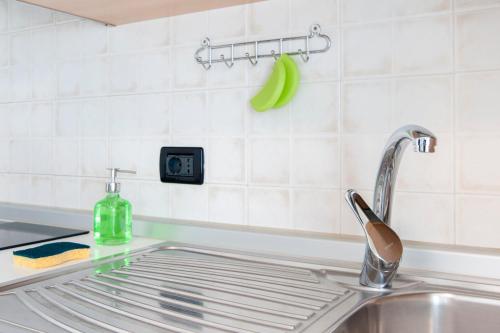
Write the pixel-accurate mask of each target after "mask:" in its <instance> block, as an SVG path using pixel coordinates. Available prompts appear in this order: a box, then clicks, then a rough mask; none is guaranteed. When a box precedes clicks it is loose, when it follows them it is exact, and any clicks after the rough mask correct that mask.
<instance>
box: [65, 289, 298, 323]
mask: <svg viewBox="0 0 500 333" xmlns="http://www.w3.org/2000/svg"><path fill="white" fill-rule="evenodd" d="M68 284H71V285H75V286H77V287H78V288H81V289H84V290H86V291H90V292H92V293H95V294H98V295H101V296H104V297H105V298H110V299H114V300H117V301H119V302H122V303H125V304H128V305H133V306H136V307H140V308H143V309H146V310H150V311H153V312H158V313H161V314H164V315H167V316H171V317H174V318H178V319H182V320H186V321H188V322H193V323H196V324H199V325H203V326H208V327H212V328H216V329H219V330H223V331H226V332H232V333H257V332H254V331H249V330H243V329H239V328H236V327H231V326H227V325H223V324H218V323H214V322H210V321H207V320H203V319H198V318H195V317H192V316H188V315H184V314H181V313H177V312H174V311H170V310H166V309H161V308H157V307H154V306H151V305H148V304H145V303H142V302H137V301H134V300H131V299H129V298H126V297H122V296H118V295H113V294H110V293H107V292H105V291H102V290H99V289H96V288H93V287H89V286H86V285H83V284H80V283H77V282H73V281H72V282H68ZM79 295H80V296H82V295H81V294H79ZM290 327H291V328H290ZM294 328H295V326H286V329H289V330H290V329H294Z"/></svg>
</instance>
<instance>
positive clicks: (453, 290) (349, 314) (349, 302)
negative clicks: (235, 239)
mask: <svg viewBox="0 0 500 333" xmlns="http://www.w3.org/2000/svg"><path fill="white" fill-rule="evenodd" d="M358 277H359V269H357V268H352V267H346V266H345V264H344V265H341V264H337V263H332V262H319V261H312V260H303V259H300V258H287V257H281V256H271V255H260V254H259V255H257V254H249V253H242V252H236V251H228V250H221V249H210V248H201V247H192V246H189V245H183V244H172V243H164V244H161V245H157V246H154V247H151V248H148V249H145V250H142V251H139V252H136V253H129V254H124V255H122V256H115V257H113V258H106V259H103V260H99V261H97V262H92V263H83V264H80V265H76V266H75V267H72V268H71V269H64V270H60V271H57V272H54V273H50V274H44V275H42V276H38V277H36V278H34V279H31V280H27V281H23V282H20V283H16V284H14V285H10V286H6V287H2V288H0V332H9V333H18V332H38V333H59V332H71V333H95V332H116V333H126V332H141V333H147V332H176V333H211V332H214V333H219V332H233V333H280V332H294V333H295V332H304V333H339V332H342V333H357V332H363V333H382V332H383V333H392V332H398V333H400V332H404V333H413V332H415V333H416V332H418V333H428V332H429V333H431V332H432V333H450V332H453V333H461V332H473V333H483V332H500V283H498V282H497V283H496V284H495V282H494V281H493V282H492V283H490V284H486V283H482V284H480V283H472V282H470V281H468V282H463V281H452V280H446V279H443V278H441V277H438V278H436V277H433V278H431V277H416V276H414V275H411V276H404V275H399V276H398V278H397V279H396V280H394V283H393V289H392V290H383V291H382V290H377V289H371V288H366V287H360V286H359V282H358Z"/></svg>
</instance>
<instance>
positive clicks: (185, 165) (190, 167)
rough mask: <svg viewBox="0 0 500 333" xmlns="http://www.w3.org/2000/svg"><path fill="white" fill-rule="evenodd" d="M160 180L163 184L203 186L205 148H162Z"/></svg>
mask: <svg viewBox="0 0 500 333" xmlns="http://www.w3.org/2000/svg"><path fill="white" fill-rule="evenodd" d="M160 179H161V181H162V182H163V183H177V184H196V185H201V184H203V181H204V154H203V148H199V147H162V148H161V152H160Z"/></svg>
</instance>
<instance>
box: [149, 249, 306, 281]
mask: <svg viewBox="0 0 500 333" xmlns="http://www.w3.org/2000/svg"><path fill="white" fill-rule="evenodd" d="M142 258H153V259H161V260H162V261H163V260H165V261H177V262H195V263H201V264H210V265H212V264H217V265H227V266H231V267H243V268H249V267H251V268H257V269H266V270H270V271H280V272H289V273H295V274H302V275H313V274H312V272H311V271H310V270H307V269H302V268H296V267H290V266H283V265H279V264H273V265H270V264H257V263H255V262H251V261H246V260H240V261H243V262H244V263H241V262H235V261H233V260H225V261H221V260H212V259H206V258H204V259H198V258H188V257H176V256H172V255H171V254H159V253H157V252H152V253H146V254H144V255H142Z"/></svg>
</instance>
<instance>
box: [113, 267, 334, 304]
mask: <svg viewBox="0 0 500 333" xmlns="http://www.w3.org/2000/svg"><path fill="white" fill-rule="evenodd" d="M122 269H124V270H126V271H139V272H146V273H153V274H160V275H170V276H176V277H181V278H187V279H196V280H202V281H209V282H215V283H225V284H230V285H233V286H240V287H249V288H253V289H259V290H266V291H271V292H277V293H280V294H285V295H291V296H301V297H305V298H309V299H313V300H317V301H323V302H331V301H333V300H334V299H335V298H336V296H339V295H337V294H335V293H333V292H331V291H330V292H327V291H325V289H322V288H321V289H319V288H318V289H312V290H311V288H308V287H305V286H300V285H295V284H292V283H290V284H286V283H282V282H278V281H259V280H251V279H243V278H240V279H239V280H248V281H252V282H261V283H266V284H267V285H260V284H256V283H252V282H247V281H241V282H237V281H235V280H231V279H229V278H223V277H219V278H217V279H214V278H212V277H211V276H210V275H206V274H200V273H191V274H185V273H177V272H172V271H167V270H163V269H154V270H153V269H148V268H137V267H133V266H128V267H122ZM268 285H271V286H268ZM276 285H280V286H284V287H290V288H295V289H302V290H301V291H297V290H293V291H292V290H287V289H283V288H279V287H277V286H276ZM304 291H316V292H323V293H326V294H330V295H332V297H326V296H325V297H324V296H319V295H313V294H305V293H304ZM342 295H343V293H342Z"/></svg>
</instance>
